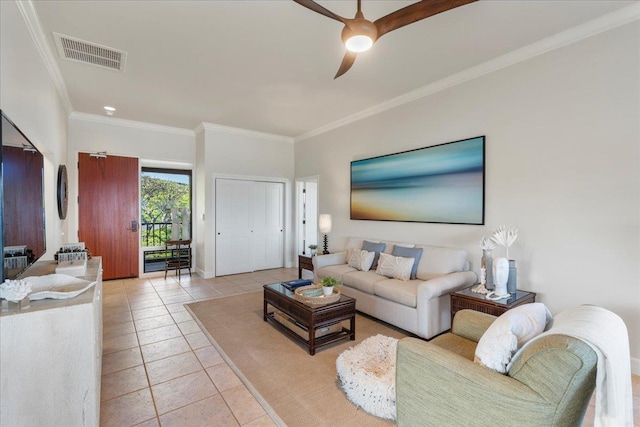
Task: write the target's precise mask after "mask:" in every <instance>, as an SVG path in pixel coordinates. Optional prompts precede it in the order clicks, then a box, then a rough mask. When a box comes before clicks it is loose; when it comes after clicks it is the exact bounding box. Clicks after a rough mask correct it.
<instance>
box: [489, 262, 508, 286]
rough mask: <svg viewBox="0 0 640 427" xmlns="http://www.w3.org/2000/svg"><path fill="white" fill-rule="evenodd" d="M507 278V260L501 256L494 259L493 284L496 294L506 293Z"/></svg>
mask: <svg viewBox="0 0 640 427" xmlns="http://www.w3.org/2000/svg"><path fill="white" fill-rule="evenodd" d="M508 280H509V260H508V259H506V258H503V257H501V258H498V259H496V260H495V262H494V263H493V283H494V284H495V289H494V293H495V294H496V295H508V292H507V281H508Z"/></svg>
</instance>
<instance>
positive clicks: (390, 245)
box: [381, 240, 416, 254]
mask: <svg viewBox="0 0 640 427" xmlns="http://www.w3.org/2000/svg"><path fill="white" fill-rule="evenodd" d="M381 243H384V244H385V245H386V247H385V248H384V251H382V252H384V253H385V254H390V253H391V252H393V248H395V247H396V246H401V247H403V248H413V247H415V246H416V245H415V244H413V243H403V242H392V241H390V240H382V242H381Z"/></svg>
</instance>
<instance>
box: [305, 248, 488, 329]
mask: <svg viewBox="0 0 640 427" xmlns="http://www.w3.org/2000/svg"><path fill="white" fill-rule="evenodd" d="M365 240H367V241H369V242H381V243H385V244H386V246H385V249H384V251H383V252H384V253H388V254H391V253H392V251H393V248H394V246H395V245H398V246H402V247H409V248H422V249H423V252H422V256H421V257H420V260H419V263H418V266H417V272H416V279H413V280H408V281H403V280H399V279H392V278H389V277H385V276H381V275H379V274H376V272H375V270H373V269H372V270H369V271H360V270H357V269H355V268H352V267H350V266H349V265H348V264H347V252H348V250H349V249H353V248H358V249H361V248H362V245H363V242H364V241H365ZM313 268H314V281H315V282H317V281H318V280H319V279H321V278H323V277H327V276H331V277H335V278H336V279H339V280H341V281H342V283H343V286H342V287H341V292H342V293H343V294H344V295H347V296H350V297H353V298H355V299H356V309H357V310H358V311H361V312H363V313H366V314H368V315H370V316H373V317H375V318H378V319H380V320H383V321H385V322H387V323H390V324H392V325H395V326H397V327H399V328H401V329H404V330H406V331H409V332H412V333H414V334H416V335H418V336H420V337H422V338H426V339H430V338H432V337H434V336H436V335H438V334H440V333H442V332H444V331H446V330H447V329H449V328H450V327H451V308H450V307H451V306H450V298H449V293H450V292H453V291H456V290H459V289H462V288H465V287H467V286H471V285H472V284H474V283H475V282H476V280H477V275H476V274H475V273H474V272H473V271H469V262H468V260H467V252H466V251H465V250H463V249H453V248H444V247H438V246H429V245H421V244H413V243H401V242H392V241H380V240H375V239H365V238H360V237H350V238H349V239H348V240H347V244H346V247H345V250H344V251H343V252H337V253H332V254H328V255H318V256H315V257H314V258H313Z"/></svg>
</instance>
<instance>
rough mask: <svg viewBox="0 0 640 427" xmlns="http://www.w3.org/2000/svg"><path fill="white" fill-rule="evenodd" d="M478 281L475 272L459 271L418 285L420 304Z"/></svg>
mask: <svg viewBox="0 0 640 427" xmlns="http://www.w3.org/2000/svg"><path fill="white" fill-rule="evenodd" d="M477 280H478V276H477V275H476V273H474V272H473V271H459V272H456V273H449V274H447V275H445V276H440V277H436V278H435V279H431V280H427V281H425V282H422V283H420V285H418V304H420V301H426V300H430V299H431V298H434V297H439V296H441V295H444V294H448V293H450V292H453V291H457V290H459V289H463V288H466V287H467V286H471V285H473V284H474V283H476V281H477Z"/></svg>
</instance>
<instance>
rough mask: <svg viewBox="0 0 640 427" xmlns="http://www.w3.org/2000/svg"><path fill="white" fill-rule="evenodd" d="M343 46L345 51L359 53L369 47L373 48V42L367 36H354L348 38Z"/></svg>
mask: <svg viewBox="0 0 640 427" xmlns="http://www.w3.org/2000/svg"><path fill="white" fill-rule="evenodd" d="M344 45H345V46H346V48H347V50H350V51H351V52H356V53H359V52H364V51H366V50H369V49H370V48H371V46H373V40H372V39H371V37H369V36H365V35H355V36H352V37H349V38H348V39H347V41H346V42H345V43H344Z"/></svg>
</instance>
